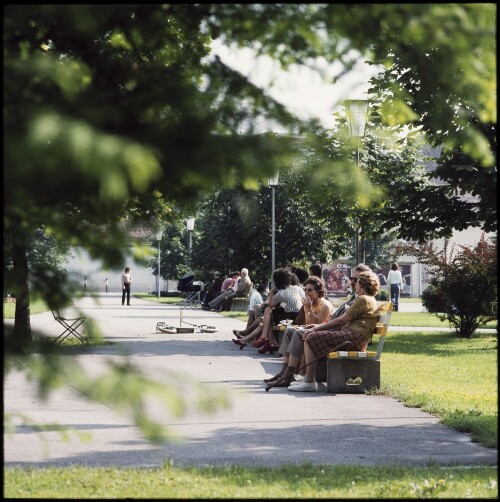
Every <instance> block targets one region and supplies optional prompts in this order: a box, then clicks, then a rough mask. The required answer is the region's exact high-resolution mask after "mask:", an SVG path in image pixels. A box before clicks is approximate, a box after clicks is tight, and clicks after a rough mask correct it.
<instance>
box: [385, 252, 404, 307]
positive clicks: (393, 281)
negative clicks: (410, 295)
mask: <svg viewBox="0 0 500 502" xmlns="http://www.w3.org/2000/svg"><path fill="white" fill-rule="evenodd" d="M387 282H388V284H389V288H390V291H391V302H392V303H393V304H394V311H395V312H397V311H398V310H399V296H400V294H401V293H402V291H403V285H404V282H403V274H402V273H401V270H399V265H398V264H397V263H396V262H394V263H393V264H392V265H391V270H389V273H388V274H387Z"/></svg>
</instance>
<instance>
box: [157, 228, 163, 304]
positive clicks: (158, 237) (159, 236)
mask: <svg viewBox="0 0 500 502" xmlns="http://www.w3.org/2000/svg"><path fill="white" fill-rule="evenodd" d="M162 235H163V230H158V232H156V240H157V241H158V289H157V291H158V300H159V299H160V241H161V237H162Z"/></svg>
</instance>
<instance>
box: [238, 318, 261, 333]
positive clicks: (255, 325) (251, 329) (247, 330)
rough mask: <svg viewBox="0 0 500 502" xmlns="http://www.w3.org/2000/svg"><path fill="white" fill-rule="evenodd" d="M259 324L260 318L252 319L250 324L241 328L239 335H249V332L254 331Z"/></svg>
mask: <svg viewBox="0 0 500 502" xmlns="http://www.w3.org/2000/svg"><path fill="white" fill-rule="evenodd" d="M259 325H260V319H255V320H254V321H253V323H252V324H250V326H247V327H246V328H245V329H242V330H241V331H240V332H239V334H240V335H243V336H247V335H249V334H250V333H252V331H254V330H255V329H256V328H258V327H259Z"/></svg>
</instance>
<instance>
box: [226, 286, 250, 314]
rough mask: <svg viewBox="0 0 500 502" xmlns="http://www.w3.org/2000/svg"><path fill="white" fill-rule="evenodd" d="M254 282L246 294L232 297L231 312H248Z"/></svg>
mask: <svg viewBox="0 0 500 502" xmlns="http://www.w3.org/2000/svg"><path fill="white" fill-rule="evenodd" d="M252 288H253V283H250V290H249V291H248V294H246V295H236V296H233V297H231V307H230V309H229V310H230V311H231V312H248V307H249V306H250V297H251V296H252Z"/></svg>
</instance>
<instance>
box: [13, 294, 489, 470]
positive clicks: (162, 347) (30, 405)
mask: <svg viewBox="0 0 500 502" xmlns="http://www.w3.org/2000/svg"><path fill="white" fill-rule="evenodd" d="M79 305H80V306H81V307H82V308H83V309H84V310H85V311H86V312H87V313H88V314H89V315H91V316H93V317H94V318H95V319H96V321H97V322H98V324H99V326H100V327H101V329H102V331H103V333H104V335H105V337H106V338H108V339H109V340H111V341H112V342H113V344H112V345H107V346H102V347H90V348H89V349H87V350H86V351H85V353H84V354H78V355H77V356H76V357H77V359H78V362H79V363H80V364H81V365H82V366H83V367H84V368H85V369H86V370H87V371H88V373H89V374H92V375H95V374H98V372H100V371H102V369H103V367H104V366H105V364H107V362H109V361H113V360H123V355H124V354H129V356H128V357H130V360H131V361H132V362H133V364H134V365H136V366H137V367H139V368H140V369H141V370H142V371H143V372H144V373H146V374H147V375H148V376H149V377H151V378H155V379H158V380H160V381H162V382H168V381H169V374H168V372H169V371H173V372H175V373H176V374H178V375H183V376H182V381H181V383H180V384H179V385H180V386H182V387H184V386H185V385H186V382H187V381H189V380H191V379H192V378H195V379H197V380H201V381H202V382H203V385H205V386H208V387H206V388H209V389H221V390H223V391H225V392H226V393H227V395H228V396H229V398H230V402H231V407H230V408H229V409H228V410H219V411H218V412H216V413H214V414H213V415H204V414H202V413H199V412H196V411H194V410H191V409H190V410H189V413H188V414H187V415H186V416H185V417H183V418H175V417H172V416H171V415H170V414H169V413H168V411H166V410H165V409H164V408H162V407H161V406H160V405H159V403H156V404H155V405H153V406H152V407H151V412H152V413H153V415H154V416H155V417H156V418H157V419H158V420H159V421H160V422H161V423H162V424H165V425H168V426H169V427H170V429H171V430H172V431H173V432H175V433H177V434H178V435H179V436H180V437H182V438H183V442H181V443H171V444H167V445H163V446H153V445H151V444H149V443H148V442H147V441H145V440H144V439H143V438H142V436H141V434H140V432H139V430H138V428H137V427H136V426H134V425H133V422H132V420H131V419H130V418H128V417H126V416H123V415H119V414H118V413H116V412H115V411H113V410H111V409H110V408H109V407H108V406H105V405H104V404H101V403H97V402H89V401H86V400H85V399H84V398H83V396H81V395H80V394H78V393H77V392H76V391H74V390H73V389H71V387H70V388H68V389H61V390H58V391H56V392H54V393H53V394H52V395H51V396H50V398H49V400H48V401H47V402H42V401H41V400H40V399H39V398H38V397H37V396H36V393H35V390H34V386H33V384H32V383H30V382H27V381H26V380H25V378H24V376H23V375H22V374H20V373H9V375H8V376H7V378H6V379H5V381H4V411H5V412H6V413H10V414H15V415H14V422H15V423H17V424H20V423H22V421H21V418H20V416H22V417H25V419H27V420H31V421H32V422H34V423H38V424H40V423H44V424H53V423H57V424H61V425H65V426H71V427H73V428H74V429H75V431H77V432H78V434H77V433H70V435H69V440H68V441H65V439H64V437H63V436H62V435H61V434H60V433H58V432H54V431H48V432H43V433H35V432H34V431H33V428H31V427H29V426H26V425H24V426H21V427H19V429H18V430H17V432H16V433H13V434H5V435H4V465H7V466H13V465H19V466H24V467H28V466H49V465H51V466H67V465H87V466H112V465H118V466H161V465H162V464H163V463H165V462H170V461H171V462H173V463H174V465H179V466H184V465H197V466H201V465H208V464H211V465H247V466H256V465H262V466H279V465H282V464H300V463H304V462H310V463H313V464H329V465H349V464H358V465H383V464H388V465H396V464H397V465H425V464H434V465H473V464H480V465H498V461H497V459H498V452H497V450H496V449H489V448H485V447H483V446H481V445H479V444H476V443H472V442H471V441H470V438H469V436H468V435H467V434H463V433H459V432H455V431H453V430H451V429H449V428H448V427H445V426H444V425H441V424H440V423H439V421H438V419H437V418H436V417H434V416H432V415H429V414H427V413H424V412H422V411H421V410H419V409H417V408H406V407H405V406H403V405H402V404H401V403H400V402H398V401H396V400H394V399H391V398H388V397H384V396H367V395H354V394H350V395H349V394H337V395H335V394H329V393H327V392H326V387H325V385H323V384H321V385H320V391H319V392H317V393H292V392H289V391H288V390H287V389H286V388H281V389H272V390H271V391H270V392H269V393H267V392H265V391H264V383H263V382H262V379H263V378H265V377H266V376H269V375H273V374H275V373H276V372H277V371H278V369H279V367H280V359H279V357H277V356H276V355H273V356H270V355H265V356H262V355H259V354H258V353H257V351H256V350H255V349H253V348H249V347H247V348H246V349H244V350H243V351H240V350H239V349H238V347H236V346H235V345H234V344H233V343H231V338H232V329H234V328H237V329H241V328H243V327H244V323H243V322H241V321H235V320H233V319H229V318H224V317H221V316H220V315H218V314H217V313H213V312H205V311H201V310H184V311H183V313H184V320H185V321H187V322H191V323H193V324H196V325H199V324H215V325H217V326H218V328H219V330H218V332H217V333H212V334H208V333H193V334H176V335H167V334H158V333H156V332H155V327H156V323H157V322H158V321H165V322H166V323H169V324H170V323H171V324H174V325H179V324H178V323H179V309H178V308H176V307H168V306H162V305H158V304H155V303H151V302H147V301H141V300H137V299H135V298H134V299H133V301H132V306H130V307H127V306H125V307H122V306H121V300H120V298H119V295H118V294H116V293H108V294H101V295H100V296H99V298H98V303H96V302H95V301H94V300H93V299H91V298H89V297H87V298H84V299H83V300H81V301H79ZM402 305H404V304H402ZM31 324H32V327H33V329H39V330H41V331H43V332H45V333H47V334H50V335H52V336H55V335H57V334H58V333H59V329H58V328H59V325H57V324H56V323H55V321H54V320H53V318H52V315H51V313H50V312H48V313H44V314H39V315H35V316H32V318H31ZM382 365H383V363H382ZM382 371H383V370H382ZM188 392H189V390H188V388H187V387H186V393H188ZM191 402H192V401H191ZM82 433H83V434H86V433H90V434H91V440H90V441H84V440H82V439H80V435H81V434H82Z"/></svg>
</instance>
